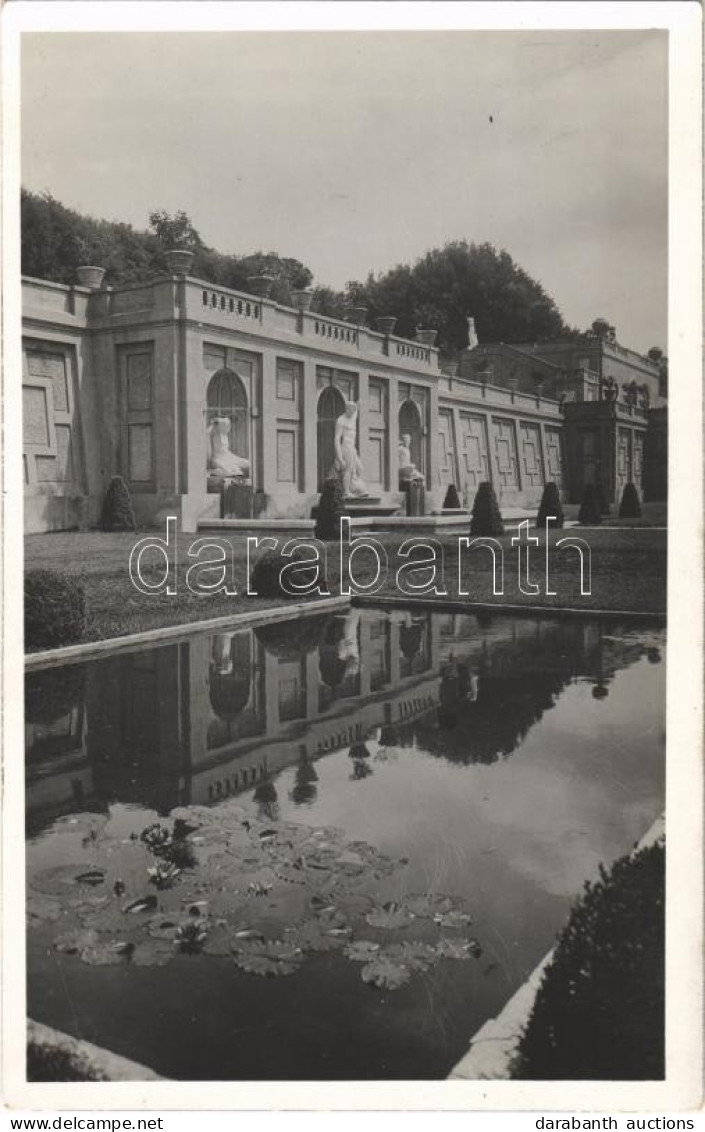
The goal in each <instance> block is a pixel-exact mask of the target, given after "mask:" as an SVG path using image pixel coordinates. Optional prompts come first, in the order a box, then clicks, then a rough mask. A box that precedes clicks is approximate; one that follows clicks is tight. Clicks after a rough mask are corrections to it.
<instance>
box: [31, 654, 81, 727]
mask: <svg viewBox="0 0 705 1132" xmlns="http://www.w3.org/2000/svg"><path fill="white" fill-rule="evenodd" d="M85 696H86V668H85V665H83V664H66V665H61V667H60V668H44V669H42V670H41V671H39V672H30V673H28V674H27V676H26V678H25V685H24V714H25V720H26V721H27V723H42V724H51V723H55V722H56V720H57V719H61V718H62V716H64V715H67V714H68V713H69V712H70V711H72V710H73V708H75V707H76V706H77V705H78V704H80V703H83V701H84V700H85Z"/></svg>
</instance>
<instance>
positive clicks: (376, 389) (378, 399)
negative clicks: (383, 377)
mask: <svg viewBox="0 0 705 1132" xmlns="http://www.w3.org/2000/svg"><path fill="white" fill-rule="evenodd" d="M370 413H373V414H374V415H375V416H381V415H382V414H383V413H384V386H383V384H382V382H381V381H376V380H375V379H374V378H373V377H371V378H370Z"/></svg>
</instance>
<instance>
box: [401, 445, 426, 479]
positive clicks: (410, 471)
mask: <svg viewBox="0 0 705 1132" xmlns="http://www.w3.org/2000/svg"><path fill="white" fill-rule="evenodd" d="M422 479H423V472H420V471H419V470H418V468H417V467H416V465H415V464H414V461H413V460H412V459H411V436H410V435H409V433H408V432H405V433H404V434H403V436H402V438H401V440H400V441H399V480H400V482H401V483H408V482H409V480H422Z"/></svg>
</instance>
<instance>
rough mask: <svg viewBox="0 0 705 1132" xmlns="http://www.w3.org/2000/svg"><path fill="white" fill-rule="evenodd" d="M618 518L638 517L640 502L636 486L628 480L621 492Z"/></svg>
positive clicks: (639, 515) (639, 514)
mask: <svg viewBox="0 0 705 1132" xmlns="http://www.w3.org/2000/svg"><path fill="white" fill-rule="evenodd" d="M619 517H620V519H640V518H641V503H640V502H639V492H638V491H637V489H636V486H635V485H634V484H633V483H632V482H631V481H630V482H629V483H628V484H627V485H626V487H625V489H624V492H623V493H622V502H621V503H620V505H619Z"/></svg>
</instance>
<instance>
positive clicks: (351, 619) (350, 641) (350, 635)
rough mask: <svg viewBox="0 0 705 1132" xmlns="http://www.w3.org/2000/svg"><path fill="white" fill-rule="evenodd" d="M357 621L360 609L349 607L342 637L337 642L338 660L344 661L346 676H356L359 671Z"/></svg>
mask: <svg viewBox="0 0 705 1132" xmlns="http://www.w3.org/2000/svg"><path fill="white" fill-rule="evenodd" d="M359 621H360V611H359V610H358V609H351V610H350V612H349V613H348V614H347V615H346V617H345V622H344V625H343V637H342V640H341V641H340V642H339V643H338V660H342V661H344V662H345V675H346V676H357V674H358V672H359V671H360V646H359V645H358V640H357V630H358V624H359Z"/></svg>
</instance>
